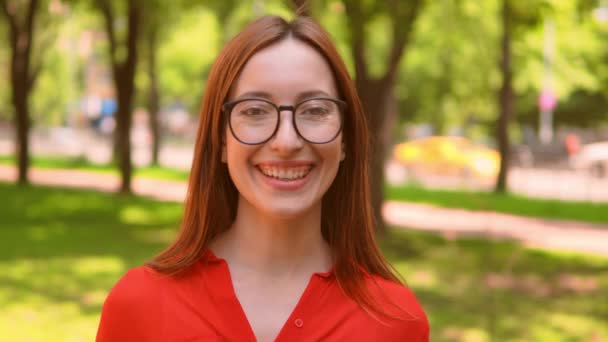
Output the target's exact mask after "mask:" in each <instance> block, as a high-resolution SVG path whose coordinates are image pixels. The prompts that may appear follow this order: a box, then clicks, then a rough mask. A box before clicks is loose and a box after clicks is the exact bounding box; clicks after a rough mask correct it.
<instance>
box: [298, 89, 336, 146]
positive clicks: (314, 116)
mask: <svg viewBox="0 0 608 342" xmlns="http://www.w3.org/2000/svg"><path fill="white" fill-rule="evenodd" d="M341 115H342V114H341V112H340V107H339V106H338V104H337V103H336V102H334V101H332V100H327V99H311V100H308V101H305V102H302V103H300V104H299V105H298V107H297V108H296V113H295V123H296V126H297V128H298V132H300V134H301V135H302V137H303V138H304V139H306V140H308V141H310V142H313V143H325V142H329V141H331V140H333V139H334V138H335V137H336V136H337V135H338V133H339V132H340V128H341V125H342V118H341Z"/></svg>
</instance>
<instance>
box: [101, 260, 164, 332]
mask: <svg viewBox="0 0 608 342" xmlns="http://www.w3.org/2000/svg"><path fill="white" fill-rule="evenodd" d="M160 278H161V276H160V275H159V274H157V273H156V272H155V271H154V270H152V269H150V268H149V267H146V266H141V267H136V268H133V269H131V270H129V271H128V272H127V273H126V274H125V275H124V276H123V277H122V278H121V279H120V280H119V281H118V282H117V283H116V285H114V287H113V288H112V290H111V291H110V293H109V295H108V297H107V298H106V300H105V302H104V305H103V309H102V313H101V320H100V323H99V329H98V332H97V341H116V340H143V339H146V338H145V337H146V336H147V334H149V333H150V327H158V328H159V327H160V326H161V325H160V323H161V322H160V321H161V310H162V306H163V305H162V297H161V296H162V293H163V291H162V289H161V279H160Z"/></svg>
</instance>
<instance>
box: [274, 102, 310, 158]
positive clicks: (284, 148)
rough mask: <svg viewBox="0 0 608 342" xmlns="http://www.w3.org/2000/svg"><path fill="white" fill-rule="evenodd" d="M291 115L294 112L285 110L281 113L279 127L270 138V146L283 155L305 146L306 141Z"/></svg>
mask: <svg viewBox="0 0 608 342" xmlns="http://www.w3.org/2000/svg"><path fill="white" fill-rule="evenodd" d="M291 115H293V112H291V111H289V110H284V111H281V112H280V115H279V128H278V130H277V132H276V134H275V135H274V137H273V138H272V139H271V140H270V147H271V148H272V149H273V150H274V151H276V152H277V153H279V154H281V155H289V154H292V153H294V152H296V151H298V150H300V149H301V148H302V147H303V146H304V141H303V140H302V138H301V137H300V135H299V134H298V132H297V131H296V129H295V127H294V125H293V120H292V117H291Z"/></svg>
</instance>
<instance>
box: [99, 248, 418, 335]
mask: <svg viewBox="0 0 608 342" xmlns="http://www.w3.org/2000/svg"><path fill="white" fill-rule="evenodd" d="M205 261H207V262H205ZM366 284H367V285H368V286H369V289H370V291H371V293H372V294H378V295H379V296H378V297H377V298H379V299H381V298H389V299H390V300H391V302H392V303H395V304H397V305H399V306H400V308H401V309H403V310H405V312H407V313H409V315H410V317H405V318H404V319H400V320H396V319H395V320H391V319H382V318H374V317H372V316H370V315H369V314H368V313H367V312H366V311H365V310H363V309H362V308H361V307H359V306H358V305H357V303H355V302H354V301H353V300H351V299H350V298H348V297H347V296H346V295H345V294H344V293H343V292H342V290H341V289H340V287H339V286H338V284H337V282H336V279H335V277H334V276H333V273H332V272H327V273H315V274H313V275H312V276H311V279H310V282H309V284H308V286H307V287H306V289H305V290H304V293H303V294H302V297H301V298H300V300H299V302H298V304H297V305H296V307H295V308H294V310H293V312H292V313H291V316H290V317H289V319H288V320H287V322H286V323H285V325H284V326H283V328H282V329H281V331H280V332H279V334H278V336H277V337H276V339H275V341H279V342H280V341H289V342H291V341H321V340H322V341H428V340H429V323H428V320H427V318H426V315H425V313H424V311H423V310H422V307H421V306H420V304H419V303H418V301H417V300H416V297H415V296H414V294H413V293H412V292H411V291H410V290H409V289H408V288H406V287H404V286H402V285H399V284H396V283H393V282H390V281H388V280H385V279H381V278H380V277H377V276H368V277H367V279H366ZM381 292H383V293H384V294H385V296H382V295H381ZM390 305H391V304H387V306H386V307H387V308H388V307H390ZM400 312H401V311H400ZM97 341H98V342H106V341H255V335H254V333H253V331H252V329H251V327H250V325H249V322H248V321H247V317H246V316H245V313H244V312H243V309H242V308H241V306H240V304H239V301H238V299H237V297H236V295H235V293H234V289H233V287H232V281H231V278H230V273H229V270H228V265H227V263H226V262H225V261H224V260H223V259H220V258H217V257H216V256H214V255H213V254H212V253H211V252H208V253H206V254H205V257H204V258H202V260H201V262H199V263H197V264H195V265H194V266H193V267H192V268H191V270H189V271H188V272H185V273H184V274H183V275H181V276H179V277H169V276H165V275H161V274H159V273H157V272H155V271H154V270H152V269H151V268H149V267H145V266H143V267H137V268H134V269H131V270H130V271H129V272H128V273H127V274H126V275H125V276H124V277H123V278H122V279H120V281H119V282H118V283H117V284H116V285H115V286H114V288H113V289H112V291H111V292H110V294H109V296H108V298H107V299H106V301H105V303H104V306H103V311H102V314H101V321H100V323H99V330H98V332H97Z"/></svg>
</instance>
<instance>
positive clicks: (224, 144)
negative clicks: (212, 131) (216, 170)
mask: <svg viewBox="0 0 608 342" xmlns="http://www.w3.org/2000/svg"><path fill="white" fill-rule="evenodd" d="M227 161H228V158H227V155H226V143H223V144H222V163H226V162H227Z"/></svg>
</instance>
